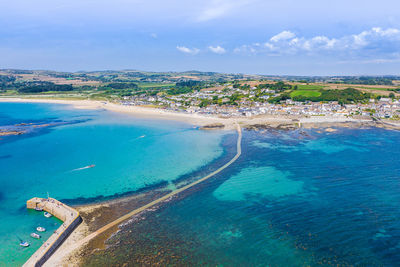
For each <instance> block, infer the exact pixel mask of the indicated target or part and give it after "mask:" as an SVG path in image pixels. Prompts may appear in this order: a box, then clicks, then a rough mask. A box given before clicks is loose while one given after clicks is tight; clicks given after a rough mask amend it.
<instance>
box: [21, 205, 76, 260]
mask: <svg viewBox="0 0 400 267" xmlns="http://www.w3.org/2000/svg"><path fill="white" fill-rule="evenodd" d="M26 207H27V208H28V209H36V208H39V209H43V210H44V211H47V212H49V213H50V214H52V215H53V216H55V217H57V218H58V219H60V220H62V221H63V222H64V223H63V224H62V225H61V226H60V227H59V228H58V229H57V230H56V231H54V233H53V234H52V235H51V236H50V238H49V239H47V240H46V242H45V243H44V244H43V245H42V246H41V247H40V248H39V249H38V250H37V251H36V252H35V253H34V254H33V255H32V256H31V257H30V258H29V259H28V261H26V262H25V264H24V265H23V266H24V267H31V266H35V267H36V266H42V265H43V264H44V263H45V262H46V261H47V260H48V259H49V258H50V256H51V255H52V254H53V253H54V252H55V251H56V250H57V248H58V247H59V246H60V245H61V244H62V243H63V242H64V240H65V239H66V238H67V237H68V236H69V235H70V234H71V233H72V231H73V230H74V229H75V227H77V226H78V225H79V224H80V223H81V222H82V218H81V216H80V215H79V212H78V211H76V210H75V209H73V208H71V207H69V206H67V205H65V204H64V203H61V202H60V201H58V200H56V199H54V198H38V197H34V198H32V199H30V200H28V201H27V202H26Z"/></svg>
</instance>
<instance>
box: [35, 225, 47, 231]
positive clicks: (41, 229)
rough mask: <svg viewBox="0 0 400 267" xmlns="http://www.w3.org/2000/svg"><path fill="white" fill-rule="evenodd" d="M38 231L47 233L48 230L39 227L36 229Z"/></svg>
mask: <svg viewBox="0 0 400 267" xmlns="http://www.w3.org/2000/svg"><path fill="white" fill-rule="evenodd" d="M36 231H38V232H45V231H46V228H44V227H41V226H39V227H36Z"/></svg>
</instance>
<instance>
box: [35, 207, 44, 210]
mask: <svg viewBox="0 0 400 267" xmlns="http://www.w3.org/2000/svg"><path fill="white" fill-rule="evenodd" d="M35 210H36V211H43V208H41V207H36V208H35Z"/></svg>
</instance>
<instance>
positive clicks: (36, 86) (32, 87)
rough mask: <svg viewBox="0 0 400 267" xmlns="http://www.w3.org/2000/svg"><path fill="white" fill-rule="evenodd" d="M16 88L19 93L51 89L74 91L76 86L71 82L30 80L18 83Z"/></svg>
mask: <svg viewBox="0 0 400 267" xmlns="http://www.w3.org/2000/svg"><path fill="white" fill-rule="evenodd" d="M15 89H17V91H18V92H19V93H42V92H50V91H56V92H59V91H62V92H64V91H73V90H74V88H73V87H72V85H70V84H54V83H52V82H28V83H23V84H17V85H16V86H15Z"/></svg>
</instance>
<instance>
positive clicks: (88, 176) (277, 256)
mask: <svg viewBox="0 0 400 267" xmlns="http://www.w3.org/2000/svg"><path fill="white" fill-rule="evenodd" d="M21 123H34V124H32V126H31V128H32V129H29V131H28V132H27V133H26V134H24V135H18V136H9V137H2V139H0V182H1V185H2V186H1V188H0V214H1V216H2V220H1V221H0V266H18V265H21V264H22V263H23V262H24V261H25V260H26V259H27V258H29V256H30V255H31V254H32V253H33V252H34V251H35V249H36V248H38V247H39V246H40V245H41V242H43V241H44V240H45V239H46V238H47V237H48V236H49V235H50V233H51V232H52V231H54V230H55V229H56V228H57V227H58V226H59V225H60V223H61V222H60V221H58V220H57V219H55V218H45V217H44V216H43V214H42V213H41V212H36V211H29V210H27V209H26V207H25V205H26V204H25V203H26V201H27V200H28V199H30V198H31V197H34V196H38V197H46V196H47V195H48V194H49V195H50V196H51V197H54V198H57V199H59V200H62V201H64V202H66V203H67V204H72V205H75V204H79V203H85V204H86V203H92V202H95V201H101V200H103V199H110V198H113V197H120V196H121V195H123V194H126V193H129V192H131V193H132V194H134V193H135V192H136V191H138V190H141V189H143V188H151V186H153V185H156V184H158V183H165V182H168V183H171V184H172V183H173V182H174V181H176V180H179V179H182V177H190V176H191V175H192V174H193V175H198V174H199V173H207V172H209V171H210V170H212V169H215V168H218V167H219V166H220V165H223V164H224V163H225V162H227V161H229V160H230V159H231V158H232V157H233V155H234V154H235V152H236V151H235V146H236V138H237V134H236V133H235V132H232V131H204V130H200V129H199V128H197V127H194V126H192V125H188V124H184V123H180V122H174V121H166V120H162V121H161V120H154V119H144V118H135V117H132V116H129V115H123V114H117V113H113V112H109V111H106V110H82V109H74V108H73V107H72V106H69V105H59V104H38V103H34V104H33V103H0V127H2V126H3V127H10V126H13V125H19V124H21ZM34 125H46V126H45V127H34ZM24 127H25V126H24ZM29 127H30V126H28V128H29ZM335 130H336V131H334V132H332V131H325V130H324V129H298V130H290V131H284V130H273V129H260V130H258V131H254V130H252V131H247V130H244V131H243V140H242V155H241V156H240V158H239V159H238V160H237V161H236V162H235V163H233V164H232V165H231V166H230V167H229V168H227V169H225V170H224V171H222V172H221V173H219V174H217V175H216V176H215V177H213V178H212V179H210V180H207V181H206V182H204V183H202V184H199V185H198V186H197V188H196V190H190V191H189V192H188V193H186V194H184V196H182V197H179V198H176V199H175V200H173V201H170V202H168V203H166V204H165V205H162V206H161V207H159V209H157V210H153V211H149V212H145V213H144V214H143V216H142V217H141V219H140V220H131V221H130V222H128V223H126V224H124V225H123V226H121V227H120V230H119V231H118V232H117V233H116V234H114V235H113V236H112V237H111V238H110V239H109V240H107V242H106V244H107V246H106V249H104V250H99V251H96V252H94V253H93V254H92V255H91V256H89V257H87V258H85V260H84V263H83V265H84V266H137V265H156V264H158V265H161V266H399V262H400V208H399V204H400V132H399V131H395V130H385V129H381V128H365V129H361V128H360V129H353V128H335ZM92 164H94V165H95V167H93V168H86V169H82V168H84V167H85V166H89V165H92ZM37 226H44V227H46V228H47V229H48V230H47V232H46V233H45V234H44V235H43V237H42V239H41V240H34V239H32V238H31V237H30V236H29V234H30V233H31V232H33V231H34V229H35V228H36V227H37ZM20 240H27V241H29V242H30V243H31V246H30V247H28V248H22V247H20V246H19V242H20Z"/></svg>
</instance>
